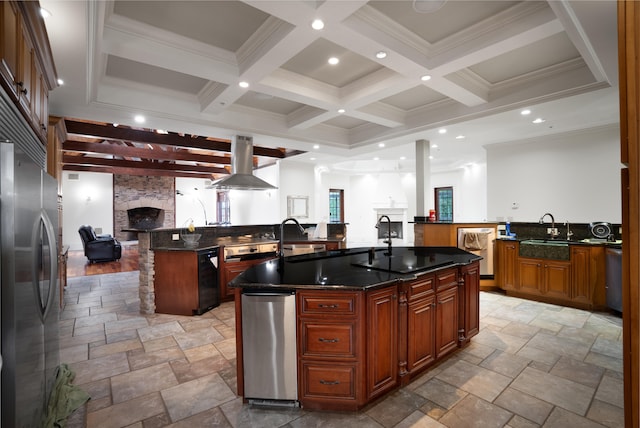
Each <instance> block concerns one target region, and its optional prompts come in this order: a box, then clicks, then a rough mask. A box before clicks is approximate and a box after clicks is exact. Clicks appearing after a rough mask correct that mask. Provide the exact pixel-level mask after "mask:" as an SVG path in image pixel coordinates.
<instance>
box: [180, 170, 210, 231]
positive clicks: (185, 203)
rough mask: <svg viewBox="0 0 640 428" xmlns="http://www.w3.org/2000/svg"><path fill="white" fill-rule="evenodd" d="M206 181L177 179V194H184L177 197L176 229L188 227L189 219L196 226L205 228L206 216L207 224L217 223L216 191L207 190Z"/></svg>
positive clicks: (201, 179)
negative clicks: (178, 192)
mask: <svg viewBox="0 0 640 428" xmlns="http://www.w3.org/2000/svg"><path fill="white" fill-rule="evenodd" d="M205 181H206V180H205V179H203V178H189V177H176V179H175V183H176V192H177V191H181V192H182V193H184V195H176V211H175V218H176V227H182V226H186V225H188V219H192V220H193V224H194V225H196V226H204V224H205V221H204V220H205V214H206V218H207V223H213V222H215V221H216V191H215V190H213V189H205ZM196 189H197V190H196ZM201 202H202V203H201ZM203 206H204V208H203Z"/></svg>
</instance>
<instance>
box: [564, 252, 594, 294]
mask: <svg viewBox="0 0 640 428" xmlns="http://www.w3.org/2000/svg"><path fill="white" fill-rule="evenodd" d="M590 258H591V247H580V246H577V245H574V246H572V247H571V285H570V287H569V294H570V297H571V299H572V300H574V301H576V302H579V303H584V304H587V305H591V304H592V302H593V289H592V287H591V275H590V272H591V266H590V264H591V263H590Z"/></svg>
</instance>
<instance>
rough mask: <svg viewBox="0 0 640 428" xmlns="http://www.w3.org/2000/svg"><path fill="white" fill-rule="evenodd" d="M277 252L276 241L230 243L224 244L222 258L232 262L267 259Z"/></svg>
mask: <svg viewBox="0 0 640 428" xmlns="http://www.w3.org/2000/svg"><path fill="white" fill-rule="evenodd" d="M277 252H278V243H277V242H268V243H243V244H231V245H225V246H224V260H225V262H227V261H231V262H232V261H242V260H256V259H267V258H272V257H274V256H275V255H276V254H277Z"/></svg>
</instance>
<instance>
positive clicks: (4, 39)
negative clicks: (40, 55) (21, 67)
mask: <svg viewBox="0 0 640 428" xmlns="http://www.w3.org/2000/svg"><path fill="white" fill-rule="evenodd" d="M21 38H22V27H21V25H20V14H19V12H18V7H17V6H16V3H15V2H8V1H3V2H2V3H0V77H2V78H3V79H4V80H5V82H6V86H7V88H8V89H9V92H10V94H11V95H13V96H14V97H15V98H16V99H17V98H18V92H17V87H16V83H17V76H18V62H19V55H20V44H19V40H20V39H21Z"/></svg>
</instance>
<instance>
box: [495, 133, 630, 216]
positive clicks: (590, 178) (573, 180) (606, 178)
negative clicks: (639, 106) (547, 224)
mask: <svg viewBox="0 0 640 428" xmlns="http://www.w3.org/2000/svg"><path fill="white" fill-rule="evenodd" d="M619 141H620V137H619V130H618V128H617V127H604V128H598V129H591V130H584V131H580V132H573V133H568V134H563V135H558V136H553V137H545V138H539V139H535V140H528V141H525V142H522V143H520V144H510V145H504V144H495V145H490V146H487V147H486V149H487V189H488V192H487V207H488V218H489V220H499V221H506V220H510V221H533V222H536V221H538V219H539V218H540V217H541V216H542V215H543V214H544V213H546V212H550V213H551V214H553V216H554V217H555V219H556V221H557V222H564V221H565V220H568V221H570V222H574V223H589V222H591V221H608V222H611V223H621V221H622V214H621V210H622V208H621V197H620V168H621V164H620V142H619Z"/></svg>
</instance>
